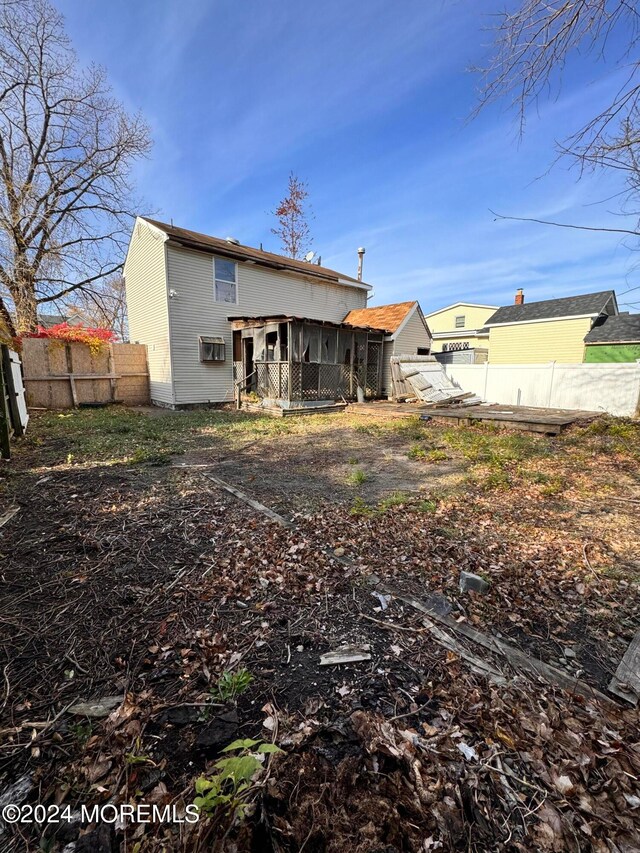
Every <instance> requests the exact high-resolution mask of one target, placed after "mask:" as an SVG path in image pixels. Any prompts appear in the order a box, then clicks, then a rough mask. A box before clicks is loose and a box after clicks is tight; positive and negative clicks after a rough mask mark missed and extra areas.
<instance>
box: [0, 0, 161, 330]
mask: <svg viewBox="0 0 640 853" xmlns="http://www.w3.org/2000/svg"><path fill="white" fill-rule="evenodd" d="M150 144H151V143H150V137H149V131H148V128H147V126H146V124H145V122H144V121H143V119H142V118H141V117H140V116H139V115H133V116H132V115H128V114H127V113H126V112H125V110H124V109H123V107H122V105H121V104H120V103H119V102H118V101H117V100H116V99H115V98H114V97H113V95H112V93H111V90H110V88H109V85H108V83H107V80H106V75H105V72H104V70H103V69H101V68H96V67H89V68H86V69H82V68H79V67H78V64H77V60H76V57H75V54H74V52H73V50H72V48H71V45H70V42H69V39H68V38H67V35H66V33H65V31H64V23H63V19H62V17H61V16H60V15H59V14H58V12H57V11H56V10H55V9H54V7H53V6H52V5H50V3H49V2H48V0H16V2H10V3H7V2H4V3H2V4H0V284H1V285H2V286H3V287H4V289H5V291H6V292H8V294H9V296H10V297H11V299H12V301H13V304H14V306H15V311H16V315H17V321H18V329H19V331H25V330H32V329H33V328H35V326H36V324H37V305H38V304H39V303H41V302H51V301H56V300H59V299H61V298H63V297H68V296H69V295H70V294H78V293H82V292H85V291H87V290H89V291H91V290H94V291H95V292H96V298H100V296H101V294H100V284H101V283H102V282H103V281H104V280H105V278H108V277H109V276H112V275H113V274H114V273H115V272H117V271H118V270H120V269H121V267H122V263H123V259H124V249H125V247H126V243H127V238H128V233H129V231H130V227H131V222H132V220H133V217H134V215H135V209H136V207H137V204H136V200H135V199H134V198H133V187H132V183H131V170H132V166H133V165H134V163H135V162H136V160H138V159H139V158H141V157H144V156H146V155H147V153H148V151H149V149H150Z"/></svg>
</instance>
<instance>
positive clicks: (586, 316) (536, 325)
mask: <svg viewBox="0 0 640 853" xmlns="http://www.w3.org/2000/svg"><path fill="white" fill-rule="evenodd" d="M617 314H618V304H617V302H616V295H615V292H614V291H613V290H603V291H599V292H598V293H585V294H582V295H581V296H567V297H565V298H562V299H545V300H544V301H542V302H528V303H525V301H524V293H523V292H522V290H518V292H517V293H516V299H515V304H514V305H508V306H506V307H504V308H498V310H497V311H496V312H495V313H494V314H493V315H492V316H491V317H489V318H488V320H487V322H486V324H485V325H486V326H487V328H488V329H489V362H490V363H491V364H540V363H542V362H546V361H558V362H564V363H568V364H577V363H580V362H582V361H583V360H584V354H585V336H586V335H587V333H588V332H590V331H591V329H592V328H593V326H594V324H595V323H596V321H598V319H599V318H603V317H605V316H608V315H612V316H615V315H617Z"/></svg>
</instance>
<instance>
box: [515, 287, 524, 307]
mask: <svg viewBox="0 0 640 853" xmlns="http://www.w3.org/2000/svg"><path fill="white" fill-rule="evenodd" d="M515 304H516V305H524V290H523V289H522V288H521V287H519V288H518V289H517V290H516V303H515Z"/></svg>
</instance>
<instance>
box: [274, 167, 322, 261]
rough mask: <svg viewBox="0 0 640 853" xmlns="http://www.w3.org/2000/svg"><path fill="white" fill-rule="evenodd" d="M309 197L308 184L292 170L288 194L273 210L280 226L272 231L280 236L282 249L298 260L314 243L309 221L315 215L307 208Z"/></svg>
mask: <svg viewBox="0 0 640 853" xmlns="http://www.w3.org/2000/svg"><path fill="white" fill-rule="evenodd" d="M308 197H309V188H308V186H307V184H306V183H305V182H304V181H301V180H300V179H299V178H298V177H296V175H294V174H293V172H291V173H290V175H289V185H288V191H287V195H286V196H285V198H283V199H282V201H281V202H280V204H279V205H278V206H277V207H276V209H275V210H274V211H273V215H274V216H275V217H276V218H277V220H278V227H277V228H272V229H271V233H272V234H275V235H276V237H279V238H280V243H281V246H282V251H283V252H284V253H285V254H286V255H288V256H289V257H290V258H294V259H297V260H300V259H301V258H302V257H303V256H304V254H305V253H306V252H307V251H308V249H309V248H310V246H311V244H312V243H313V239H312V238H311V231H310V228H309V223H308V221H307V219H308V217H309V216H312V215H313V214H312V213H311V211H308V210H307V209H306V208H307V204H306V201H307V198H308Z"/></svg>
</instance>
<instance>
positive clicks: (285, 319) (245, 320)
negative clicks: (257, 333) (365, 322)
mask: <svg viewBox="0 0 640 853" xmlns="http://www.w3.org/2000/svg"><path fill="white" fill-rule="evenodd" d="M227 320H228V321H229V322H230V323H242V324H244V325H245V326H250V325H255V326H264V325H266V324H267V323H289V322H291V323H309V324H312V325H314V326H332V327H333V328H334V329H349V330H350V331H356V332H358V331H360V332H373V333H375V334H376V335H384V334H385V330H384V329H376V328H373V327H372V326H354V325H353V323H346V322H344V321H343V322H338V323H334V322H332V321H331V320H314V319H313V318H312V317H294V316H293V315H292V314H268V315H266V316H264V317H227Z"/></svg>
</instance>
